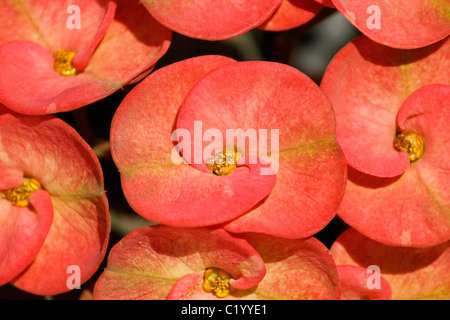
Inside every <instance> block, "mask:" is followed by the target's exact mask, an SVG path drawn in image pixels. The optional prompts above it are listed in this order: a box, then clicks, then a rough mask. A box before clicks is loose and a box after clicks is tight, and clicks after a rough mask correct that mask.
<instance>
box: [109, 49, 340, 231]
mask: <svg viewBox="0 0 450 320" xmlns="http://www.w3.org/2000/svg"><path fill="white" fill-rule="evenodd" d="M334 130H335V128H334V113H333V109H332V108H331V105H330V103H329V101H328V99H327V98H326V97H325V95H324V94H323V93H322V91H321V90H320V89H319V87H318V86H317V85H316V84H315V83H314V82H313V81H312V80H311V79H309V78H308V77H307V76H305V75H304V74H302V73H301V72H299V71H298V70H296V69H294V68H292V67H289V66H287V65H283V64H279V63H272V62H259V61H251V62H236V61H234V60H232V59H230V58H226V57H223V56H201V57H196V58H192V59H188V60H184V61H180V62H177V63H174V64H172V65H169V66H166V67H164V68H162V69H159V70H157V71H155V72H154V73H152V74H151V75H150V76H148V77H147V78H146V79H145V80H143V81H142V82H141V83H140V84H139V85H137V86H136V87H135V88H134V89H133V90H132V91H131V92H130V93H129V94H128V95H127V96H126V97H125V99H124V100H123V102H122V104H121V105H120V106H119V108H118V110H117V112H116V114H115V116H114V118H113V121H112V125H111V151H112V156H113V159H114V161H115V163H116V165H117V167H118V168H119V171H120V173H121V181H122V187H123V190H124V194H125V196H126V198H127V200H128V202H129V203H130V205H131V206H132V208H133V209H134V210H135V211H136V212H137V213H138V214H140V215H141V216H143V217H145V218H146V219H148V220H150V221H153V222H157V223H162V224H166V225H170V226H175V227H203V226H211V225H222V226H223V227H224V228H225V229H226V230H227V231H230V232H235V233H240V232H257V233H266V234H270V235H273V236H279V237H283V238H305V237H309V236H311V235H313V234H315V233H316V232H318V231H320V230H321V229H322V228H324V227H325V226H326V225H327V224H328V223H329V222H330V221H331V219H332V218H333V217H334V216H335V214H336V211H337V208H338V206H339V204H340V202H341V199H342V196H343V193H344V189H345V183H346V163H345V159H344V156H343V153H342V151H341V149H340V147H339V145H338V144H337V143H336V141H335V137H334ZM239 141H240V142H241V143H240V142H239ZM242 142H243V143H242ZM230 159H231V161H229V160H230Z"/></svg>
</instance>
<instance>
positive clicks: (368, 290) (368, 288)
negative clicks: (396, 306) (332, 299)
mask: <svg viewBox="0 0 450 320" xmlns="http://www.w3.org/2000/svg"><path fill="white" fill-rule="evenodd" d="M336 267H337V271H338V275H339V283H340V285H341V300H390V299H391V295H392V292H391V286H390V285H389V282H387V281H386V279H384V277H382V276H381V275H380V279H379V284H377V283H374V282H375V281H373V280H372V278H371V277H374V273H373V272H372V270H371V269H367V268H362V267H359V266H351V265H338V266H336ZM368 271H369V272H368ZM377 286H379V287H377Z"/></svg>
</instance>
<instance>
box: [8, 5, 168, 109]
mask: <svg viewBox="0 0 450 320" xmlns="http://www.w3.org/2000/svg"><path fill="white" fill-rule="evenodd" d="M0 17H1V20H2V23H3V28H2V33H1V35H0V72H1V74H2V77H1V78H0V103H3V104H4V105H5V106H7V107H8V108H9V109H11V110H14V111H16V112H20V113H23V114H32V115H42V114H49V113H56V112H62V111H69V110H73V109H77V108H80V107H82V106H85V105H87V104H90V103H93V102H95V101H97V100H100V99H102V98H104V97H106V96H108V95H110V94H111V93H113V92H114V91H116V90H118V89H120V88H121V87H122V86H123V85H125V84H127V83H129V82H130V81H132V80H136V79H138V78H137V77H139V76H142V75H145V74H147V73H148V72H149V71H150V70H151V69H152V68H153V66H154V64H155V63H156V62H157V60H158V59H159V58H160V57H161V56H162V55H163V54H164V53H165V52H166V51H167V49H168V46H169V43H170V38H171V31H170V30H168V29H167V28H165V27H163V26H161V25H160V24H159V23H157V22H156V21H155V20H154V19H153V18H152V17H151V16H150V14H149V13H148V12H147V10H145V8H144V7H143V6H142V5H140V4H138V2H137V1H125V0H95V1H93V0H77V1H68V0H67V1H47V0H45V1H41V0H19V1H10V0H1V1H0Z"/></svg>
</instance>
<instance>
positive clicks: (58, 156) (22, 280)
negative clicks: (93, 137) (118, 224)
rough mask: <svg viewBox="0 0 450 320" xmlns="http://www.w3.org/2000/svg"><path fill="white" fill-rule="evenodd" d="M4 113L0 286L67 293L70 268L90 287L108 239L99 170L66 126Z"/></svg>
mask: <svg viewBox="0 0 450 320" xmlns="http://www.w3.org/2000/svg"><path fill="white" fill-rule="evenodd" d="M5 110H6V109H5V108H3V107H1V109H0V176H1V179H0V194H1V197H0V221H1V223H0V267H1V270H2V272H1V273H0V285H3V284H5V283H7V282H10V283H11V284H13V285H14V286H16V287H18V288H19V289H22V290H24V291H27V292H31V293H34V294H38V295H53V294H59V293H62V292H66V291H69V290H70V289H72V288H69V287H68V285H67V279H68V277H69V276H70V273H69V274H68V267H69V266H72V265H75V266H78V267H79V268H80V269H79V270H80V282H84V281H86V280H87V279H89V278H90V277H91V276H92V275H93V273H94V272H95V271H96V270H97V268H98V267H99V264H100V262H101V261H102V260H103V257H104V255H105V250H106V248H107V244H108V239H109V229H110V222H109V211H108V202H107V199H106V195H105V192H104V189H103V175H102V170H101V168H100V164H99V162H98V160H97V158H96V157H95V155H94V153H93V151H92V150H91V148H90V147H89V146H88V145H87V144H86V143H85V142H84V141H83V140H82V139H81V137H80V136H79V135H78V134H77V133H76V132H75V130H74V129H72V128H71V127H70V126H69V125H67V124H66V123H64V122H63V121H61V120H60V119H58V118H55V117H52V116H42V117H30V116H25V115H19V114H14V113H10V112H7V111H5Z"/></svg>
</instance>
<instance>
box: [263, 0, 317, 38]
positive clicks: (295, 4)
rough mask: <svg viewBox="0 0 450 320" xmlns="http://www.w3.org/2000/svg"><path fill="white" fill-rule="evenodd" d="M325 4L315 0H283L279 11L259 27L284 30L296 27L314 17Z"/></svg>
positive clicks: (267, 29) (269, 29)
mask: <svg viewBox="0 0 450 320" xmlns="http://www.w3.org/2000/svg"><path fill="white" fill-rule="evenodd" d="M322 8H323V6H321V5H320V4H318V3H317V2H314V1H313V0H306V1H305V0H283V1H282V2H281V5H280V6H279V7H278V9H277V11H275V13H274V14H273V15H272V16H271V17H270V18H269V19H267V20H266V21H265V22H264V23H263V24H262V25H260V26H259V27H258V29H262V30H266V31H284V30H289V29H293V28H296V27H298V26H301V25H302V24H305V23H306V22H308V21H310V20H311V19H312V18H314V17H315V16H316V15H317V13H319V11H320V10H322Z"/></svg>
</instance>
